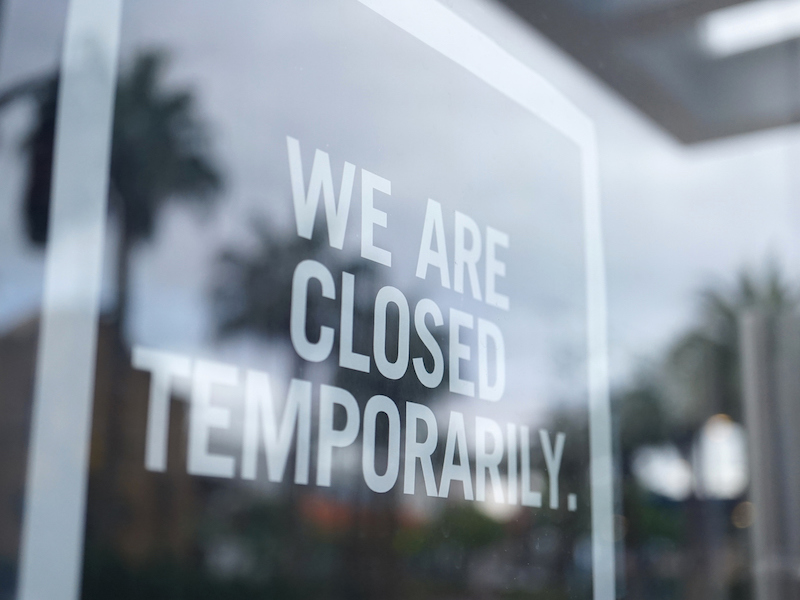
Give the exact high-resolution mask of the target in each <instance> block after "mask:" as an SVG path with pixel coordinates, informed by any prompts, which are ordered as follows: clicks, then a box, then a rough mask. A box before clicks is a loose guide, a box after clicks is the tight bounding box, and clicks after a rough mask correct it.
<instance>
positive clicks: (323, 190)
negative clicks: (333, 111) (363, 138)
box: [286, 137, 356, 250]
mask: <svg viewBox="0 0 800 600" xmlns="http://www.w3.org/2000/svg"><path fill="white" fill-rule="evenodd" d="M286 144H287V146H288V150H289V173H290V176H291V180H292V199H293V201H294V215H295V220H296V222H297V235H299V236H300V237H302V238H305V239H307V240H310V239H311V236H312V235H313V233H314V220H315V218H316V215H317V206H318V205H319V197H320V195H322V196H323V197H324V202H325V217H326V219H327V222H328V240H329V242H330V245H331V246H332V247H334V248H338V249H339V250H341V249H342V246H343V245H344V237H345V231H346V229H347V217H348V215H349V214H350V201H351V198H352V196H353V180H354V179H355V172H356V168H355V165H352V164H350V163H349V162H345V163H344V171H343V172H342V185H341V188H340V189H339V202H338V204H337V202H336V198H335V197H334V194H333V175H332V174H331V160H330V157H329V156H328V153H327V152H323V151H322V150H317V151H316V152H315V154H314V163H313V164H312V166H311V179H310V180H309V182H308V194H306V189H305V180H304V178H303V161H302V158H301V156H300V142H298V141H297V140H296V139H294V138H292V137H287V138H286Z"/></svg>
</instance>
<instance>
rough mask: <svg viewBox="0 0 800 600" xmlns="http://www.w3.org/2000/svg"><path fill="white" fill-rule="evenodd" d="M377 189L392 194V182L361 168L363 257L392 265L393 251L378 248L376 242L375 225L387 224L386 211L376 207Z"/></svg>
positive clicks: (383, 225)
mask: <svg viewBox="0 0 800 600" xmlns="http://www.w3.org/2000/svg"><path fill="white" fill-rule="evenodd" d="M376 191H378V192H381V193H382V194H386V195H387V196H390V195H391V194H392V182H391V181H389V180H388V179H384V178H383V177H379V176H378V175H375V174H374V173H370V172H369V171H367V170H366V169H361V257H362V258H366V259H367V260H371V261H374V262H376V263H380V264H382V265H386V266H387V267H391V266H392V255H391V253H390V252H389V251H388V250H385V249H384V248H378V247H377V246H376V245H375V242H374V233H375V226H376V225H377V226H378V227H386V225H387V216H386V213H385V212H383V211H382V210H378V209H377V208H375V198H374V192H376Z"/></svg>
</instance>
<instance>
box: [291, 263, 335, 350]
mask: <svg viewBox="0 0 800 600" xmlns="http://www.w3.org/2000/svg"><path fill="white" fill-rule="evenodd" d="M312 279H316V280H317V281H319V282H320V283H321V284H322V297H323V298H329V299H331V300H334V299H335V298H336V288H335V285H334V283H333V276H332V275H331V273H330V271H328V269H327V268H326V267H325V266H324V265H323V264H321V263H318V262H317V261H315V260H304V261H303V262H301V263H300V264H299V265H297V268H296V269H295V270H294V275H293V277H292V301H291V315H290V318H289V335H290V337H291V340H292V345H293V346H294V349H295V351H296V352H297V354H298V355H299V356H300V358H304V359H305V360H307V361H309V362H322V361H323V360H325V359H326V358H328V356H329V355H330V353H331V350H332V349H333V329H332V328H330V327H327V326H322V327H320V332H319V340H317V341H316V342H311V341H309V339H308V337H307V336H306V319H307V316H308V315H307V312H308V311H307V310H306V308H307V305H308V283H309V281H311V280H312Z"/></svg>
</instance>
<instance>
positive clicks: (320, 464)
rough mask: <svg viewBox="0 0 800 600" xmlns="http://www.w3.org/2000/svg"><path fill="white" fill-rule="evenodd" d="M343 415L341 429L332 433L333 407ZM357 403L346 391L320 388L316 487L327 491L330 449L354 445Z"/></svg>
mask: <svg viewBox="0 0 800 600" xmlns="http://www.w3.org/2000/svg"><path fill="white" fill-rule="evenodd" d="M337 405H338V406H341V407H342V408H344V411H345V425H344V429H334V427H333V418H334V406H337ZM359 419H360V417H359V414H358V403H356V399H355V398H353V394H351V393H350V392H348V391H347V390H343V389H341V388H338V387H333V386H330V385H322V386H320V393H319V442H318V447H317V485H319V486H322V487H330V485H331V465H332V463H333V449H334V448H346V447H347V446H349V445H350V444H352V443H353V442H355V441H356V438H357V437H358V430H359V427H360V423H359Z"/></svg>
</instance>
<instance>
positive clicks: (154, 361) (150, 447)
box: [132, 346, 192, 471]
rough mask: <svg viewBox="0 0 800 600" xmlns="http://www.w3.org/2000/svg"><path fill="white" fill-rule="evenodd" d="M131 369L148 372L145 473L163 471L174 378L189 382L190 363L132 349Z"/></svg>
mask: <svg viewBox="0 0 800 600" xmlns="http://www.w3.org/2000/svg"><path fill="white" fill-rule="evenodd" d="M132 358H133V366H134V367H135V368H137V369H141V370H143V371H150V400H149V403H148V407H147V433H146V438H145V453H144V465H145V468H146V469H147V470H149V471H164V470H165V469H166V468H167V436H168V433H169V399H170V394H171V392H172V383H173V380H174V379H175V378H176V377H181V378H184V379H189V378H190V377H191V375H192V362H191V361H190V360H189V359H188V358H186V357H184V356H179V355H176V354H170V353H168V352H160V351H158V350H150V349H148V348H142V347H141V346H135V347H134V348H133V357H132Z"/></svg>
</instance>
